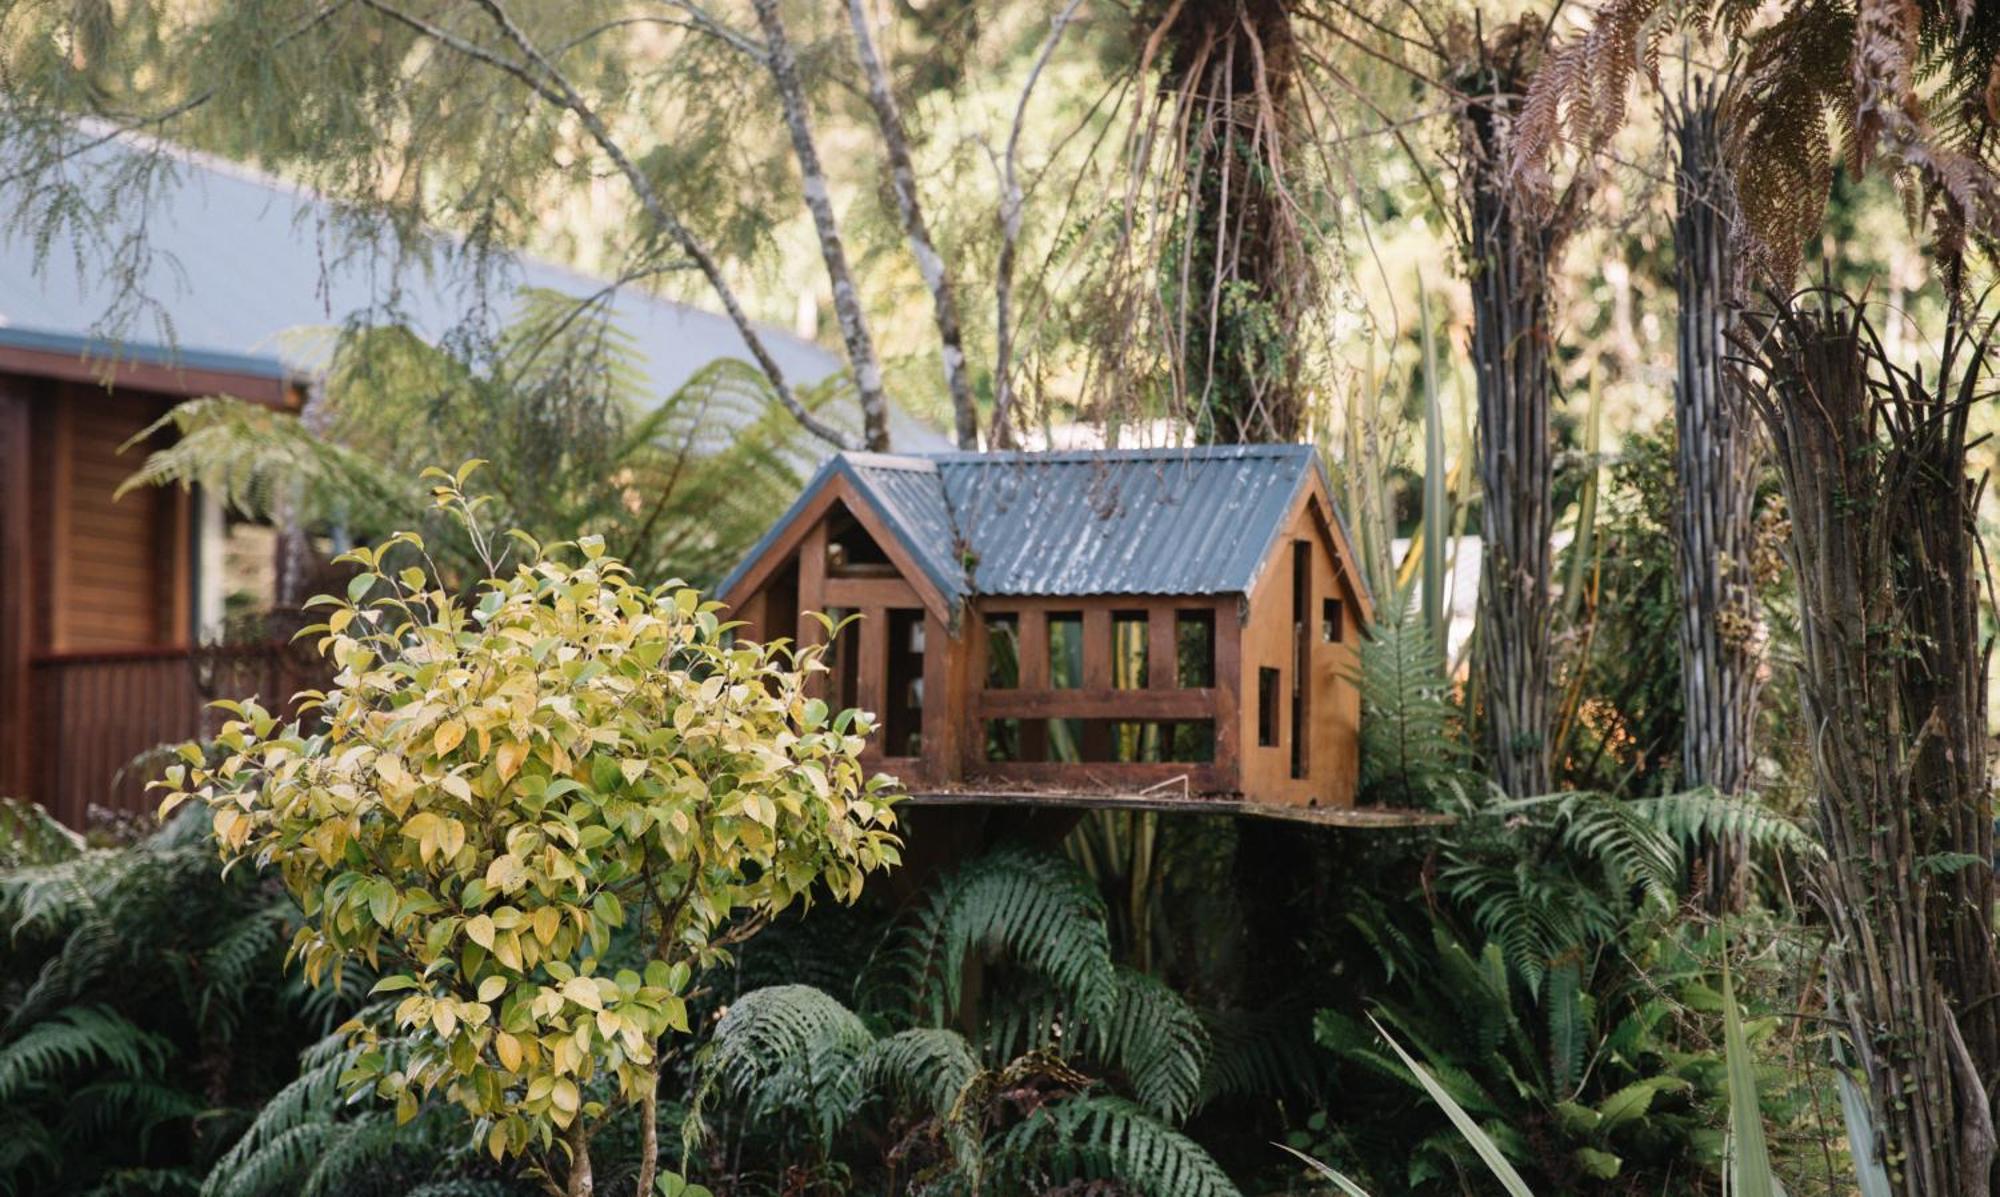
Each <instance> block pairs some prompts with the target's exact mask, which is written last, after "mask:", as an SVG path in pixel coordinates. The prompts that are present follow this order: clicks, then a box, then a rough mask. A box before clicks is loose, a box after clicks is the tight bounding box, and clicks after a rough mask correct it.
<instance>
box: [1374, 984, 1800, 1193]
mask: <svg viewBox="0 0 2000 1197" xmlns="http://www.w3.org/2000/svg"><path fill="white" fill-rule="evenodd" d="M1368 1021H1369V1022H1371V1023H1374V1024H1375V1030H1376V1031H1377V1032H1378V1033H1379V1034H1380V1035H1381V1036H1382V1038H1383V1040H1384V1041H1386V1042H1387V1043H1388V1045H1389V1047H1390V1049H1391V1050H1393V1051H1394V1052H1395V1053H1396V1056H1397V1058H1398V1059H1400V1060H1402V1062H1403V1067H1405V1068H1407V1069H1409V1070H1410V1072H1411V1074H1412V1075H1414V1076H1415V1077H1416V1078H1417V1083H1418V1084H1420V1085H1422V1086H1423V1087H1424V1092H1426V1093H1428V1094H1430V1095H1431V1100H1432V1101H1435V1102H1437V1103H1438V1104H1439V1105H1440V1106H1443V1107H1444V1112H1445V1117H1447V1118H1449V1119H1451V1124H1452V1125H1453V1126H1455V1127H1457V1128H1458V1133H1459V1134H1460V1135H1462V1136H1464V1137H1465V1141H1466V1143H1467V1144H1469V1145H1470V1146H1471V1147H1472V1150H1473V1153H1474V1154H1475V1155H1477V1156H1478V1157H1479V1160H1480V1162H1481V1163H1483V1164H1485V1165H1486V1169H1487V1171H1489V1172H1491V1173H1493V1178H1494V1179H1495V1180H1498V1181H1499V1182H1500V1187H1501V1188H1503V1189H1505V1190H1507V1193H1508V1197H1535V1195H1534V1193H1533V1191H1532V1190H1530V1189H1529V1188H1528V1182H1527V1181H1525V1180H1522V1179H1521V1174H1520V1173H1519V1172H1516V1171H1515V1170H1514V1165H1512V1164H1510V1163H1508V1162H1507V1157H1506V1156H1504V1155H1502V1154H1501V1153H1500V1145H1499V1144H1497V1143H1495V1142H1494V1141H1493V1139H1492V1137H1491V1136H1489V1135H1488V1134H1487V1133H1486V1132H1485V1131H1483V1130H1481V1129H1479V1124H1478V1123H1476V1122H1474V1121H1473V1120H1472V1115H1470V1114H1468V1113H1466V1112H1465V1110H1464V1109H1463V1108H1461V1107H1460V1106H1459V1104H1458V1103H1457V1102H1455V1101H1453V1100H1452V1099H1451V1094H1449V1093H1446V1092H1445V1091H1444V1086H1442V1085H1440V1084H1438V1083H1437V1079H1436V1078H1435V1077H1433V1076H1431V1074H1430V1072H1429V1071H1428V1070H1426V1069H1425V1068H1424V1066H1423V1065H1422V1064H1419V1063H1417V1061H1416V1057H1414V1056H1412V1055H1410V1053H1408V1052H1406V1051H1404V1050H1403V1045H1402V1044H1400V1043H1398V1042H1396V1040H1395V1038H1394V1037H1393V1036H1391V1035H1390V1034H1389V1032H1388V1031H1385V1030H1383V1029H1382V1024H1381V1023H1379V1022H1375V1019H1374V1017H1373V1016H1370V1017H1369V1019H1368ZM1741 1197H1755V1195H1754V1194H1748V1193H1746V1194H1742V1195H1741ZM1764 1197H1769V1194H1765V1195H1764Z"/></svg>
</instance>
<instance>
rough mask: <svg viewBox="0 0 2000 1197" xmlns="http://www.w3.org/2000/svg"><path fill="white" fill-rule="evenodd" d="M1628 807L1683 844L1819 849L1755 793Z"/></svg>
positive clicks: (1666, 797)
mask: <svg viewBox="0 0 2000 1197" xmlns="http://www.w3.org/2000/svg"><path fill="white" fill-rule="evenodd" d="M1631 805H1632V808H1633V809H1634V810H1635V811H1637V812H1638V813H1639V814H1641V815H1644V816H1645V817H1647V818H1649V819H1651V820H1652V821H1653V823H1654V824H1655V825H1656V826H1658V827H1659V829H1660V830H1661V831H1663V832H1665V833H1666V834H1667V835H1670V836H1672V837H1673V838H1674V839H1676V840H1678V841H1679V842H1680V843H1681V844H1682V845H1683V846H1684V847H1685V846H1692V845H1694V844H1699V843H1703V842H1707V841H1711V840H1721V839H1727V840H1733V841H1736V842H1739V843H1742V844H1745V845H1747V846H1748V847H1749V848H1750V850H1751V851H1752V852H1753V853H1785V854H1790V855H1798V856H1816V855H1821V854H1823V853H1824V849H1823V848H1822V847H1821V846H1820V843H1819V840H1818V838H1817V837H1815V836H1814V835H1813V834H1812V833H1811V832H1808V831H1807V830H1805V829H1804V828H1802V827H1800V826H1799V825H1798V824H1797V823H1794V822H1792V821H1791V820H1790V819H1787V818H1786V817H1785V816H1783V815H1781V814H1779V813H1778V812H1777V811H1774V810H1772V809H1771V808H1770V807H1768V806H1765V805H1764V804H1763V803H1762V802H1759V801H1758V800H1757V798H1756V797H1755V796H1754V795H1750V796H1744V797H1736V798H1731V797H1725V796H1723V795H1720V794H1716V793H1714V792H1713V791H1709V790H1693V791H1689V792H1687V793H1683V794H1663V795H1661V796H1660V797H1657V798H1639V799H1635V800H1633V802H1632V804H1631Z"/></svg>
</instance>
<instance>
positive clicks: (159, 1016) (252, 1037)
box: [0, 801, 352, 1197]
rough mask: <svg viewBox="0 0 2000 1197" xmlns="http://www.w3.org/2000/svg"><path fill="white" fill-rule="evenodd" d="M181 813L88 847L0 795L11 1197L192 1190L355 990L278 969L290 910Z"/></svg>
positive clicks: (2, 1084) (0, 1180) (4, 1145)
mask: <svg viewBox="0 0 2000 1197" xmlns="http://www.w3.org/2000/svg"><path fill="white" fill-rule="evenodd" d="M214 862H215V857H214V852H213V848H212V846H211V843H210V840H209V837H208V834H207V828H206V826H205V824H204V822H203V821H202V820H199V819H188V818H183V819H176V820H174V821H173V822H171V823H169V824H168V825H167V826H166V827H164V828H162V829H160V830H159V831H157V832H155V833H154V834H152V835H150V836H146V837H144V838H142V839H140V840H138V841H136V842H133V843H129V844H121V843H104V842H96V841H89V842H87V841H86V840H85V839H84V838H83V837H81V836H79V835H77V834H76V833H74V832H71V831H69V830H68V829H66V828H64V827H62V826H61V825H60V824H58V823H56V822H55V821H54V820H53V819H52V818H50V817H49V816H48V814H47V813H46V812H44V811H42V810H41V808H39V807H36V806H32V805H30V804H27V803H18V802H12V801H5V802H0V936H4V937H5V938H4V942H5V949H4V952H0V957H3V958H4V959H5V961H6V964H5V967H4V968H0V1194H9V1195H14V1194H19V1195H21V1197H26V1195H28V1194H36V1193H100V1194H125V1193H184V1192H192V1191H193V1190H194V1188H195V1186H196V1185H197V1184H198V1183H199V1181H200V1178H201V1176H202V1174H203V1173H204V1172H205V1171H206V1170H207V1168H208V1166H209V1165H210V1163H211V1162H212V1161H213V1160H214V1159H215V1158H216V1157H217V1156H218V1155H219V1154H220V1153H221V1152H222V1150H223V1148H224V1147H226V1145H227V1144H228V1142H229V1140H230V1138H231V1137H232V1136H234V1135H235V1134H236V1132H237V1131H238V1130H239V1129H240V1128H241V1127H242V1126H243V1124H244V1123H245V1122H246V1121H248V1120H249V1119H250V1117H251V1116H252V1114H253V1113H254V1112H255V1110H256V1108H257V1107H258V1105H259V1104H261V1103H262V1102H263V1101H264V1100H265V1099H266V1098H267V1097H268V1096H269V1095H270V1094H271V1093H272V1092H273V1091H275V1090H276V1089H277V1088H279V1087H280V1086H281V1085H282V1084H283V1083H284V1080H285V1078H286V1077H287V1076H289V1075H290V1069H291V1067H292V1061H293V1057H294V1055H295V1053H296V1052H297V1050H298V1048H299V1046H300V1045H301V1044H303V1043H306V1042H310V1040H311V1039H312V1038H313V1037H314V1035H316V1034H319V1033H323V1032H324V1029H325V1027H326V1026H328V1025H330V1024H331V1023H332V1022H333V1021H337V1020H338V1018H340V1017H343V1016H344V1011H345V1009H347V1008H348V1005H349V1002H350V1000H351V997H352V995H351V994H343V993H341V992H339V991H336V990H333V989H327V990H323V991H321V992H319V993H307V992H306V991H305V990H304V988H303V987H302V986H300V985H298V984H297V983H296V981H294V980H288V979H287V978H286V977H285V976H284V975H283V973H282V972H280V971H279V969H278V967H277V964H278V961H279V958H280V957H281V955H282V953H283V947H284V940H285V936H286V932H287V929H288V928H289V927H290V926H291V925H292V924H293V923H294V921H295V920H296V917H297V908H296V907H295V906H294V905H293V903H292V902H291V900H290V899H288V898H287V897H286V896H285V895H284V894H283V893H282V892H281V891H280V890H279V889H278V888H277V886H276V885H274V884H271V883H269V882H266V881H263V880H260V879H258V878H255V877H252V876H250V875H249V874H247V873H245V874H238V875H235V876H232V877H227V878H222V877H218V876H217V875H216V870H215V863H214Z"/></svg>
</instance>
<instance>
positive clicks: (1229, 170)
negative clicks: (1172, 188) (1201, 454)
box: [1141, 0, 1314, 442]
mask: <svg viewBox="0 0 2000 1197" xmlns="http://www.w3.org/2000/svg"><path fill="white" fill-rule="evenodd" d="M1163 19H1164V22H1165V28H1164V32H1165V44H1166V49H1167V57H1166V80H1165V86H1166V89H1167V91H1168V92H1169V94H1170V95H1172V96H1173V97H1174V103H1175V105H1176V106H1177V107H1178V109H1179V110H1180V114H1181V116H1180V118H1179V119H1180V120H1181V121H1183V122H1184V125H1183V127H1184V128H1185V133H1184V134H1183V135H1182V141H1183V145H1182V151H1181V155H1180V159H1181V166H1182V169H1183V170H1184V171H1185V187H1186V189H1187V192H1186V195H1185V197H1184V200H1183V209H1184V210H1183V221H1184V224H1185V226H1186V237H1187V239H1188V241H1187V246H1186V250H1185V255H1184V259H1183V261H1182V262H1181V263H1178V264H1176V266H1175V267H1174V269H1173V271H1172V273H1174V274H1176V275H1179V276H1180V279H1181V281H1180V282H1178V283H1176V284H1175V286H1174V289H1175V290H1176V291H1177V292H1178V295H1177V297H1176V302H1175V303H1174V304H1173V305H1172V306H1173V307H1174V308H1176V309H1177V310H1176V311H1175V313H1174V316H1173V319H1174V329H1175V335H1174V341H1175V344H1176V345H1177V347H1178V353H1177V357H1178V359H1179V361H1178V363H1177V369H1176V373H1177V375H1178V376H1179V379H1180V384H1179V390H1180V391H1181V393H1182V394H1181V398H1182V401H1183V403H1184V404H1185V407H1186V410H1187V415H1188V418H1189V419H1190V421H1191V422H1192V423H1193V424H1194V426H1195V429H1196V434H1197V435H1198V436H1199V437H1200V438H1201V439H1202V440H1204V441H1209V442H1232V441H1279V442H1282V441H1292V440H1297V439H1298V437H1299V434H1300V432H1301V431H1303V429H1304V428H1305V396H1304V394H1303V392H1302V390H1301V387H1300V381H1299V361H1300V352H1299V349H1300V344H1301V341H1300V338H1299V336H1298V327H1297V325H1298V321H1299V319H1300V316H1301V313H1302V312H1303V310H1304V307H1305V296H1306V295H1307V294H1308V293H1309V291H1310V289H1311V287H1312V286H1313V285H1314V284H1313V276H1314V271H1313V264H1312V261H1311V259H1310V257H1309V256H1308V255H1307V253H1306V252H1305V247H1304V245H1303V243H1302V241H1301V238H1300V233H1299V229H1298V226H1297V223H1296V220H1295V218H1294V216H1293V215H1292V209H1291V206H1290V203H1289V201H1288V200H1287V198H1286V196H1285V190H1284V189H1285V178H1286V167H1285V158H1286V151H1287V148H1288V147H1287V142H1288V141H1289V139H1290V136H1291V133H1290V125H1291V114H1290V111H1289V109H1290V105H1291V102H1292V92H1293V89H1294V87H1295V84H1296V74H1297V70H1298V50H1297V46H1296V42H1295V39H1294V35H1293V31H1292V15H1291V4H1290V0H1206V2H1197V3H1173V4H1170V5H1168V6H1167V14H1166V15H1165V17H1164V18H1163ZM1148 28H1150V26H1149V25H1148V23H1146V22H1141V29H1142V30H1145V29H1148Z"/></svg>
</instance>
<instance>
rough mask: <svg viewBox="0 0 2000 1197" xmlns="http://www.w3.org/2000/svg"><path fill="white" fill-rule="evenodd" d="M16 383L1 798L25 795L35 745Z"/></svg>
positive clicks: (3, 545) (0, 622)
mask: <svg viewBox="0 0 2000 1197" xmlns="http://www.w3.org/2000/svg"><path fill="white" fill-rule="evenodd" d="M23 391H24V388H23V386H22V384H21V383H20V381H19V380H17V379H10V378H0V794H9V795H26V794H27V793H28V785H29V782H30V779H31V777H32V768H33V766H32V761H31V753H32V746H33V744H34V739H33V733H32V730H31V728H32V723H31V721H30V695H31V690H30V687H29V674H28V657H29V654H30V652H31V651H32V646H33V644H34V635H35V596H34V590H35V586H36V580H37V579H36V575H35V569H34V559H35V553H34V550H33V548H32V545H31V543H30V542H31V541H32V539H33V535H34V528H33V521H32V520H31V519H30V512H31V510H32V508H33V495H32V493H31V485H32V479H33V478H34V470H33V469H32V467H31V464H30V453H31V447H32V446H31V441H32V437H33V428H34V425H33V421H32V420H31V419H30V412H29V407H28V399H27V396H26V395H25V394H24V393H23Z"/></svg>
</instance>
